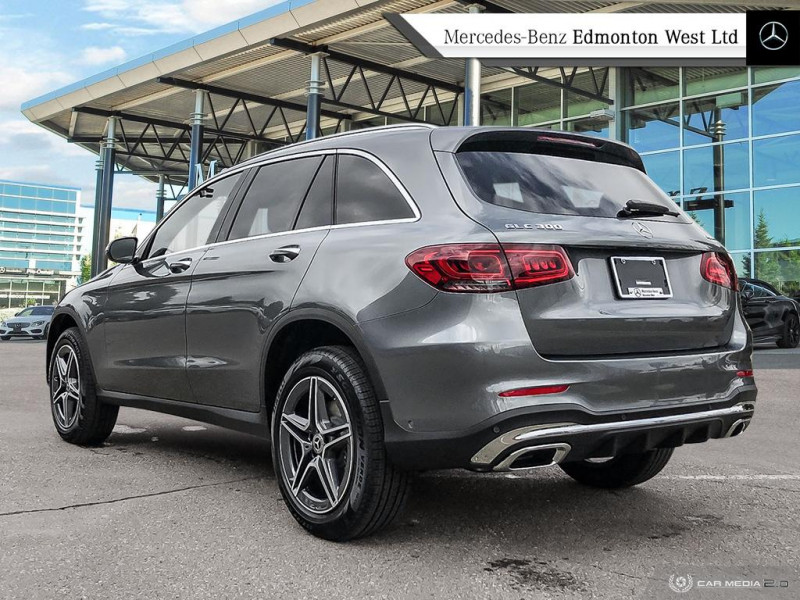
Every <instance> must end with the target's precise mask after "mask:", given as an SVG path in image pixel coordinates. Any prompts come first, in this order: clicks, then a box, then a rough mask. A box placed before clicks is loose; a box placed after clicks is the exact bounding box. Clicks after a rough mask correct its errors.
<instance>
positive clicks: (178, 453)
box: [101, 425, 725, 566]
mask: <svg viewBox="0 0 800 600" xmlns="http://www.w3.org/2000/svg"><path fill="white" fill-rule="evenodd" d="M189 427H193V425H190V426H189ZM204 427H206V429H204V430H196V431H185V430H184V429H182V428H181V427H180V426H169V425H159V426H158V427H156V428H153V429H147V430H145V431H141V432H136V431H134V432H127V433H115V434H113V435H112V436H111V437H110V438H109V441H108V443H107V444H106V445H105V446H104V447H103V448H102V449H101V451H107V452H114V451H119V452H136V453H139V454H145V455H151V456H152V458H153V460H166V461H170V460H175V459H180V460H181V461H182V462H183V463H185V462H186V460H187V457H193V458H195V459H196V460H197V461H198V464H201V466H202V469H203V473H204V476H205V477H207V478H209V479H210V478H212V477H213V478H217V479H219V480H225V479H227V478H230V477H231V476H232V475H235V476H237V477H242V476H244V477H263V478H264V479H266V480H268V481H269V484H268V485H275V483H274V478H275V473H274V470H273V468H272V458H271V456H270V450H269V443H268V442H267V441H266V440H262V439H259V438H256V437H253V436H247V435H243V434H237V433H233V432H229V431H226V430H222V429H219V428H215V427H211V426H204ZM154 437H155V438H157V441H153V438H154ZM234 467H235V470H233V468H234ZM276 491H277V490H276ZM254 510H256V507H254ZM714 513H715V506H714V503H713V500H712V499H703V498H697V496H693V497H692V498H691V499H690V498H688V497H686V496H685V495H683V494H679V493H678V492H677V491H676V490H674V489H673V486H672V482H671V481H670V485H668V486H665V485H664V484H663V483H662V484H661V485H659V486H658V489H654V486H653V485H650V486H648V485H645V486H643V487H638V488H632V489H627V490H620V491H607V490H597V489H592V488H588V487H584V486H581V485H578V484H576V483H575V482H573V481H572V480H571V479H569V478H568V477H566V476H565V475H564V474H563V473H562V472H561V471H560V470H559V469H558V468H557V467H556V468H554V469H542V470H537V471H533V472H529V473H525V474H520V475H516V474H515V475H511V476H509V475H508V474H489V475H483V474H475V473H470V472H467V471H443V472H431V473H424V474H419V475H416V476H415V477H414V479H413V485H412V494H411V496H410V499H409V502H408V504H407V506H406V510H405V511H404V512H403V514H402V516H401V517H400V518H399V519H398V520H397V522H396V523H395V524H394V525H393V526H392V527H390V528H389V529H387V530H385V531H383V532H380V533H379V534H377V535H376V536H373V537H371V538H367V539H364V540H359V541H356V542H353V543H357V544H363V545H373V544H379V545H380V544H386V543H391V544H412V545H419V544H420V542H421V541H423V542H424V543H425V544H439V545H448V546H449V545H452V544H456V545H461V544H470V543H479V544H484V545H486V544H490V545H497V550H496V551H497V553H499V554H500V555H503V547H504V546H506V545H508V546H509V547H516V548H527V549H528V552H529V553H533V554H532V555H533V556H549V557H559V558H570V557H571V559H574V558H575V556H576V555H578V556H586V557H590V556H592V555H593V553H602V552H614V551H615V550H621V549H622V548H623V547H624V548H625V549H626V551H627V550H630V549H631V547H634V548H635V547H638V546H639V545H640V544H641V545H643V546H644V545H647V544H652V543H653V540H659V539H663V538H671V537H676V536H681V535H683V534H684V532H687V531H688V530H689V529H697V528H698V527H702V526H703V525H705V524H708V525H712V524H714V525H716V526H717V527H724V526H725V524H724V523H722V522H721V519H720V517H717V516H713V515H714ZM532 555H531V554H529V555H527V556H526V557H522V558H520V557H514V556H504V558H507V559H509V560H512V561H514V560H517V559H518V558H520V560H523V559H524V560H526V561H527V560H531V556H532ZM587 560H589V559H588V558H587ZM517 566H519V565H517Z"/></svg>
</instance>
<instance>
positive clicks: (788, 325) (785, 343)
mask: <svg viewBox="0 0 800 600" xmlns="http://www.w3.org/2000/svg"><path fill="white" fill-rule="evenodd" d="M798 344H800V321H798V319H797V315H791V314H790V315H787V316H786V320H785V321H784V322H783V333H782V334H781V337H780V338H779V339H778V348H797V346H798Z"/></svg>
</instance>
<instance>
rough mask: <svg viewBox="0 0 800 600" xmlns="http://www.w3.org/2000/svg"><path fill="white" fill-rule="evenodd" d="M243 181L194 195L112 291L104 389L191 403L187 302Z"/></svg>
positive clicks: (233, 180) (233, 179) (121, 273)
mask: <svg viewBox="0 0 800 600" xmlns="http://www.w3.org/2000/svg"><path fill="white" fill-rule="evenodd" d="M239 179H240V175H239V174H236V175H232V176H229V177H226V178H223V179H220V180H217V181H216V182H212V183H210V184H207V185H206V186H205V187H203V188H201V189H200V190H198V191H197V192H196V193H194V194H192V196H190V197H189V198H187V199H186V200H185V201H183V202H182V203H181V204H180V205H179V206H178V207H176V209H175V210H173V211H172V212H171V213H170V214H169V215H168V216H167V217H166V219H165V220H164V221H163V222H162V224H161V225H160V226H159V227H158V229H157V230H156V231H155V233H154V234H153V235H152V236H151V237H150V238H149V240H148V241H146V242H145V244H144V248H143V250H142V254H143V260H142V261H141V262H139V263H135V264H132V265H126V266H125V267H123V268H122V269H120V270H119V272H118V273H116V274H115V276H114V278H113V279H112V280H111V282H110V284H109V288H108V300H107V302H106V307H105V310H104V315H105V319H106V323H105V335H106V361H105V368H104V369H103V373H104V376H103V377H102V378H100V379H101V380H100V381H99V382H98V383H99V384H100V386H101V387H102V388H103V389H106V390H109V391H114V392H124V393H128V394H135V395H139V396H149V397H153V398H163V399H167V400H179V401H191V400H192V396H191V393H190V391H189V383H188V380H187V377H186V299H187V297H188V295H189V290H190V288H191V282H192V274H193V273H194V272H195V270H196V269H197V266H198V264H200V263H201V259H202V258H203V256H204V255H205V254H206V250H207V248H206V245H207V244H208V243H209V242H210V241H213V240H214V239H216V235H217V233H218V232H219V228H220V225H221V222H222V220H223V218H224V216H225V213H226V210H227V208H228V207H229V206H230V202H229V198H231V197H232V196H233V194H234V192H235V189H236V186H237V184H238V182H239Z"/></svg>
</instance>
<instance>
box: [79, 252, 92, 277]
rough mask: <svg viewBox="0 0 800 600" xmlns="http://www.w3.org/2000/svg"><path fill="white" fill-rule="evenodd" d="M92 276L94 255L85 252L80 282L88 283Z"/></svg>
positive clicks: (82, 259) (82, 258)
mask: <svg viewBox="0 0 800 600" xmlns="http://www.w3.org/2000/svg"><path fill="white" fill-rule="evenodd" d="M91 278H92V255H91V254H84V255H83V256H82V257H81V276H80V281H78V283H86V282H87V281H89V280H90V279H91Z"/></svg>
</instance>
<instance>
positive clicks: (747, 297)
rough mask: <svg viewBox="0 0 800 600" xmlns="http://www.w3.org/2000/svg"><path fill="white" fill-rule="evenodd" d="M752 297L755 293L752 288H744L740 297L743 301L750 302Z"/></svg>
mask: <svg viewBox="0 0 800 600" xmlns="http://www.w3.org/2000/svg"><path fill="white" fill-rule="evenodd" d="M754 295H755V293H754V292H753V288H744V289H743V290H742V297H743V298H744V299H745V300H750V299H751V298H752V297H753V296H754Z"/></svg>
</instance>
